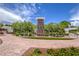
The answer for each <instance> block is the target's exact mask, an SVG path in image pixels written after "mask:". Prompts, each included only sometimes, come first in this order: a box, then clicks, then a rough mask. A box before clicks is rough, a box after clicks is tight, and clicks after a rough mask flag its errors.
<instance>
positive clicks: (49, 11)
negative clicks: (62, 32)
mask: <svg viewBox="0 0 79 59" xmlns="http://www.w3.org/2000/svg"><path fill="white" fill-rule="evenodd" d="M3 16H4V17H3ZM36 17H45V24H47V23H50V22H55V23H58V22H60V21H63V20H66V21H70V22H71V21H74V23H75V24H76V23H77V24H78V22H79V4H77V3H46V4H45V3H38V4H36V3H32V4H29V3H25V4H21V3H18V4H16V3H15V4H13V3H11V4H0V18H1V20H0V22H6V23H8V22H14V21H15V22H16V21H31V22H32V23H34V24H36V20H35V19H36Z"/></svg>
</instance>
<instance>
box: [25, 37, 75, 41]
mask: <svg viewBox="0 0 79 59" xmlns="http://www.w3.org/2000/svg"><path fill="white" fill-rule="evenodd" d="M27 38H30V39H39V40H72V39H74V38H63V37H27Z"/></svg>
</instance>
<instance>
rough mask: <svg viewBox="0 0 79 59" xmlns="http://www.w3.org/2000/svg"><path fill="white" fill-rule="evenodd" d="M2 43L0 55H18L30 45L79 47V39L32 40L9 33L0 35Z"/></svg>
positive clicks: (40, 46) (37, 46)
mask: <svg viewBox="0 0 79 59" xmlns="http://www.w3.org/2000/svg"><path fill="white" fill-rule="evenodd" d="M0 38H1V39H2V40H3V43H2V44H1V45H0V55H2V56H20V55H22V54H23V53H24V52H25V51H26V50H28V49H29V48H31V47H36V48H62V47H70V46H75V47H79V39H74V40H32V39H27V38H26V39H25V38H21V37H17V36H13V35H11V34H5V35H4V36H0Z"/></svg>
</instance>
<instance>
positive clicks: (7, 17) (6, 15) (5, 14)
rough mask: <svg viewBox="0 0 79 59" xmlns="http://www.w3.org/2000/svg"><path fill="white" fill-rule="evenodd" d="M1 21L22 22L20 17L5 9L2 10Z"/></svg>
mask: <svg viewBox="0 0 79 59" xmlns="http://www.w3.org/2000/svg"><path fill="white" fill-rule="evenodd" d="M0 21H6V22H7V21H8V22H16V21H22V19H21V17H20V16H17V15H15V14H13V13H11V12H9V11H7V10H5V9H3V8H0Z"/></svg>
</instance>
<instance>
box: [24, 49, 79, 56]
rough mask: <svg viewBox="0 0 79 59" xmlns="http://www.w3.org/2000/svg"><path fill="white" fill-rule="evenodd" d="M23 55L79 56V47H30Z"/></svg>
mask: <svg viewBox="0 0 79 59" xmlns="http://www.w3.org/2000/svg"><path fill="white" fill-rule="evenodd" d="M23 56H79V48H77V47H69V48H58V49H53V48H51V49H48V48H47V49H46V48H30V49H29V50H28V51H26V52H25V53H24V54H23Z"/></svg>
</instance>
